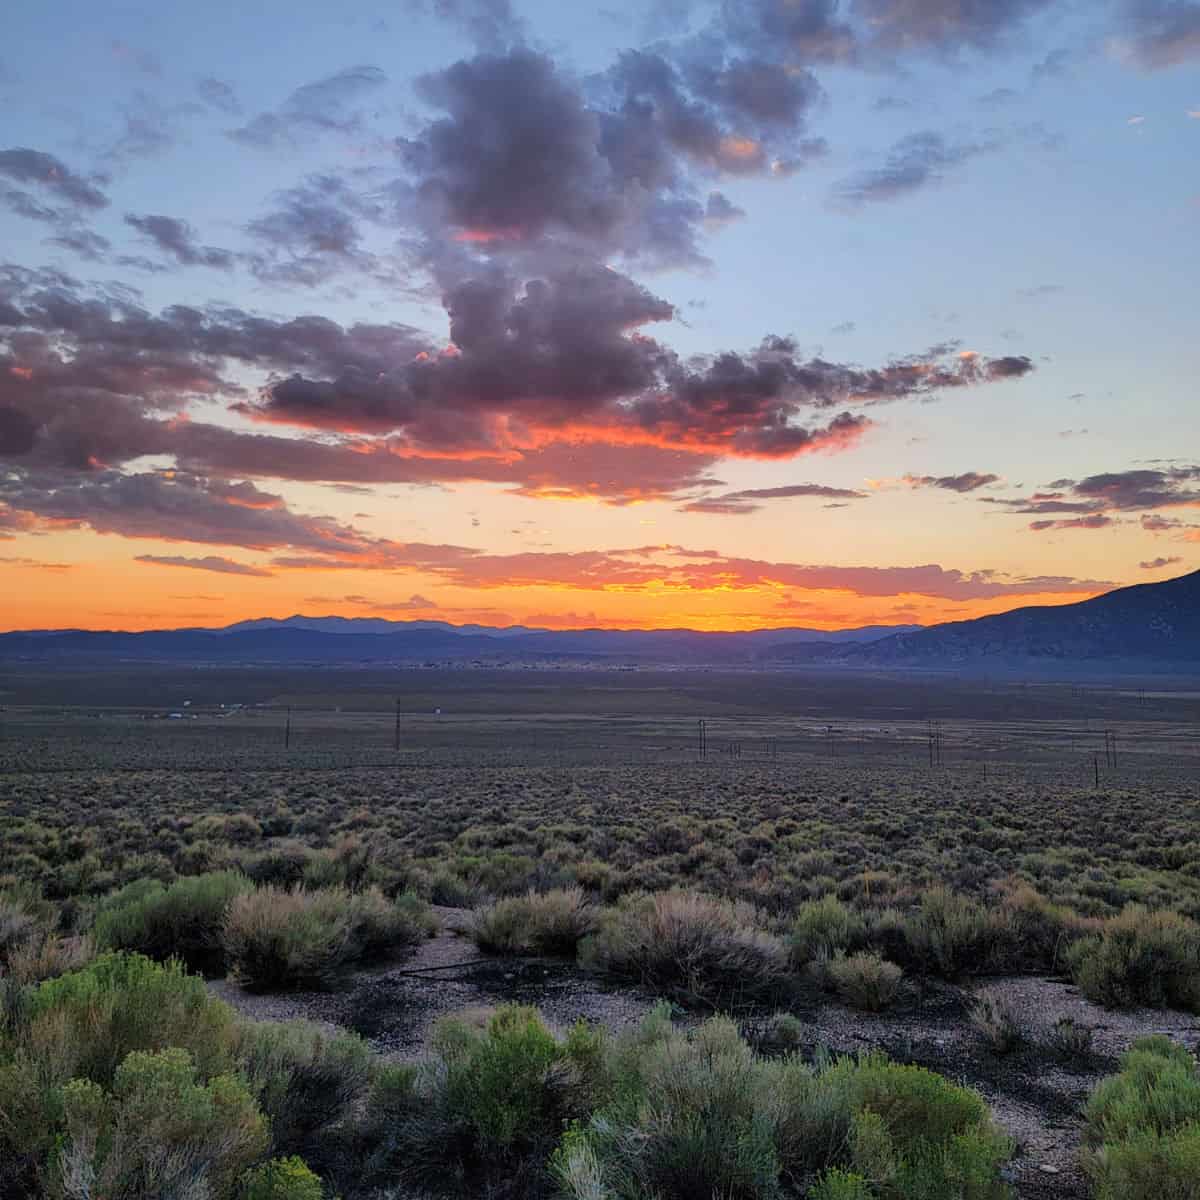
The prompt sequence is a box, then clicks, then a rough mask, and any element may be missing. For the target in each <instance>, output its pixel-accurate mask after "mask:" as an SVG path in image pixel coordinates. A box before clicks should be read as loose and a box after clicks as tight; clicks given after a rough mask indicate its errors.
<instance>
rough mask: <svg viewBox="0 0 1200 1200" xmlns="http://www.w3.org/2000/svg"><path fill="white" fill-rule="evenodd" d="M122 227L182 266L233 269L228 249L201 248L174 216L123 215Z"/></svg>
mask: <svg viewBox="0 0 1200 1200" xmlns="http://www.w3.org/2000/svg"><path fill="white" fill-rule="evenodd" d="M125 224H126V225H128V226H130V227H131V228H132V229H136V230H137V231H138V233H140V234H142V235H143V236H144V237H146V238H148V239H149V240H150V241H151V242H153V243H154V245H155V246H157V247H158V249H159V250H161V251H162V252H163V253H164V254H166V255H168V256H169V257H171V258H173V259H174V260H175V261H176V262H177V263H180V264H181V265H183V266H185V267H215V268H217V269H219V270H222V271H228V270H230V269H231V268H232V267H233V263H234V256H233V254H232V253H231V252H230V251H228V250H221V249H219V248H218V247H216V246H202V245H200V243H199V242H198V241H197V240H196V231H195V230H194V229H193V228H192V227H191V225H189V224H188V223H187V221H181V220H179V219H178V218H176V217H166V216H162V215H161V214H156V213H144V214H142V215H140V216H139V215H138V214H136V213H126V214H125Z"/></svg>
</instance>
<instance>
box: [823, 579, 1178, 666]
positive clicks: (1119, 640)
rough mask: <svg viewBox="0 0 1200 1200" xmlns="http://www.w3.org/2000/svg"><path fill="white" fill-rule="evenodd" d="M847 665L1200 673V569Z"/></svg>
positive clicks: (963, 626)
mask: <svg viewBox="0 0 1200 1200" xmlns="http://www.w3.org/2000/svg"><path fill="white" fill-rule="evenodd" d="M839 657H840V659H841V661H843V662H845V663H847V664H851V665H858V666H873V667H948V668H972V667H974V668H981V669H991V668H998V669H1004V668H1008V667H1017V668H1020V667H1026V666H1028V667H1054V668H1060V667H1064V666H1076V667H1082V668H1087V667H1089V666H1091V667H1099V666H1117V667H1130V668H1135V667H1140V668H1144V669H1147V670H1153V671H1156V672H1163V671H1177V672H1179V673H1195V672H1197V671H1198V670H1200V571H1194V572H1193V573H1192V574H1190V575H1183V576H1180V577H1179V578H1178V579H1169V580H1166V581H1165V582H1163V583H1142V584H1138V585H1136V586H1134V587H1127V588H1120V589H1119V590H1117V591H1115V592H1108V593H1106V594H1105V595H1103V596H1096V597H1095V598H1094V599H1092V600H1083V601H1080V602H1079V603H1078V604H1065V605H1061V606H1055V607H1031V608H1018V609H1014V610H1013V611H1012V612H1006V613H1000V614H998V615H997V616H994V617H979V618H977V619H976V620H974V621H952V622H950V623H948V624H946V625H935V626H933V627H932V628H929V629H923V630H919V631H917V632H912V633H910V632H905V633H898V634H896V635H894V636H893V637H888V638H884V639H882V640H880V641H876V642H873V643H871V644H870V645H867V646H856V647H853V648H852V649H850V650H847V651H846V652H845V653H844V654H842V655H840V656H839Z"/></svg>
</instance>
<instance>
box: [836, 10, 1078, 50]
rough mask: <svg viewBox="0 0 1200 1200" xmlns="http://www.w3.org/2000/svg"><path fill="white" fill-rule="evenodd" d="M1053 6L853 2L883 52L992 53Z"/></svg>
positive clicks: (858, 14) (874, 41) (873, 39)
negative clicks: (1033, 17)
mask: <svg viewBox="0 0 1200 1200" xmlns="http://www.w3.org/2000/svg"><path fill="white" fill-rule="evenodd" d="M1053 3H1054V0H967V2H966V3H964V0H855V3H854V5H853V8H854V11H855V13H856V15H857V16H859V17H860V19H861V20H863V21H864V22H865V23H866V25H867V27H868V28H869V29H870V37H871V41H872V42H873V43H874V45H875V46H876V47H877V48H878V49H879V50H881V51H891V52H895V53H903V52H911V51H920V50H932V51H935V52H938V53H942V54H947V53H951V54H952V53H957V52H960V51H963V50H973V51H995V50H999V49H1002V48H1004V47H1005V45H1006V44H1007V43H1008V42H1009V41H1010V40H1011V38H1012V36H1013V34H1014V33H1015V31H1016V30H1017V29H1018V28H1019V27H1020V26H1021V25H1022V24H1023V23H1024V22H1025V21H1027V20H1028V19H1029V18H1030V17H1032V16H1034V15H1036V14H1037V13H1039V12H1044V11H1045V10H1047V9H1049V8H1050V7H1051V6H1052V4H1053Z"/></svg>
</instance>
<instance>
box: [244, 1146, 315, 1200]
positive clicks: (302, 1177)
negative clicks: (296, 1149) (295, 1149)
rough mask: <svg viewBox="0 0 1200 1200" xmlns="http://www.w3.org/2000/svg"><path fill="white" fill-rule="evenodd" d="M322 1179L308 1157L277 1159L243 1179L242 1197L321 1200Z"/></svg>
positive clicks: (270, 1199)
mask: <svg viewBox="0 0 1200 1200" xmlns="http://www.w3.org/2000/svg"><path fill="white" fill-rule="evenodd" d="M321 1196H322V1190H321V1180H320V1177H319V1176H317V1175H314V1174H313V1172H312V1171H310V1170H309V1168H308V1164H307V1163H305V1161H304V1159H302V1158H296V1157H295V1156H293V1157H291V1158H274V1159H272V1160H271V1161H270V1162H267V1163H262V1164H261V1165H259V1166H257V1167H254V1168H253V1169H252V1170H250V1171H248V1172H247V1173H246V1174H245V1175H244V1176H243V1178H242V1200H321Z"/></svg>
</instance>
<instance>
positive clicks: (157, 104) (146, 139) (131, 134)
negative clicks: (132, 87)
mask: <svg viewBox="0 0 1200 1200" xmlns="http://www.w3.org/2000/svg"><path fill="white" fill-rule="evenodd" d="M195 109H196V105H195V104H193V103H190V102H188V103H183V104H175V105H170V106H168V105H165V104H163V102H162V101H161V100H159V99H158V98H157V97H155V96H152V95H151V94H150V93H149V92H145V91H142V90H140V89H139V90H138V91H136V92H134V94H133V96H132V98H131V99H130V100H129V102H128V103H127V104H125V105H124V106H123V108H122V110H121V122H122V129H121V132H120V134H119V135H118V136H117V137H116V139H115V140H114V141H113V142H112V143H111V145H109V146H108V148H107V149H106V150H105V151H104V154H103V157H104V158H105V159H107V160H108V161H110V162H113V163H117V164H118V165H121V164H125V163H128V162H129V161H130V160H131V159H138V158H157V157H158V156H159V155H162V154H165V153H166V152H167V151H169V150H171V149H173V148H174V146H175V145H176V143H177V142H178V141H179V139H180V135H181V128H180V124H181V121H182V119H183V118H185V117H189V116H191V115H192V113H193V112H194V111H195Z"/></svg>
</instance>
